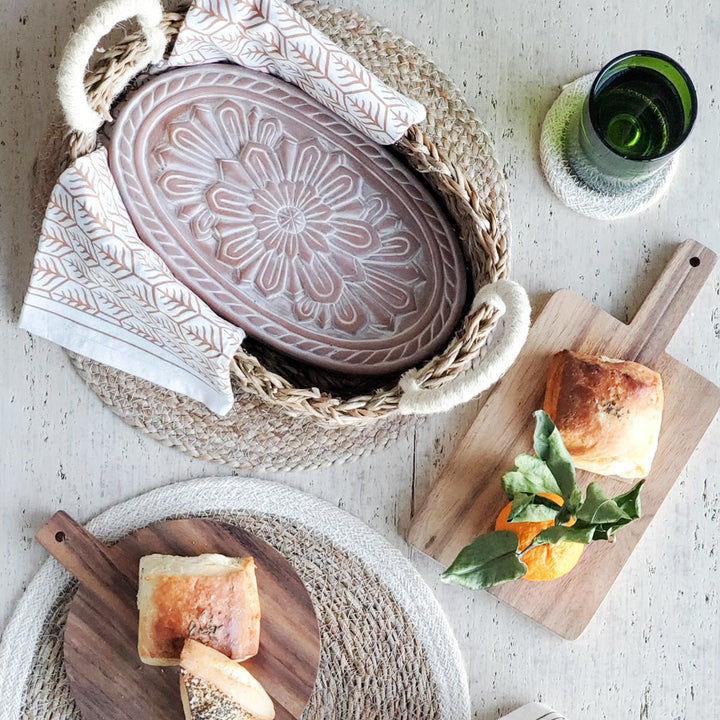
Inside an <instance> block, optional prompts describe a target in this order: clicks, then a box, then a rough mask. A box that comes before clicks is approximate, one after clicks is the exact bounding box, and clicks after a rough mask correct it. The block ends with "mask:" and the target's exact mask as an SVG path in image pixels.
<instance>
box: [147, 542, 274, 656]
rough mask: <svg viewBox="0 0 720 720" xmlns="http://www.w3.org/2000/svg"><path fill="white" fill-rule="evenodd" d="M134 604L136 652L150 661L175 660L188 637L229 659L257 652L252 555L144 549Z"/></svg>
mask: <svg viewBox="0 0 720 720" xmlns="http://www.w3.org/2000/svg"><path fill="white" fill-rule="evenodd" d="M138 609H139V610H140V621H139V627H138V652H139V654H140V659H141V660H142V661H143V662H144V663H147V664H148V665H177V664H178V661H179V659H180V651H181V650H182V647H183V643H184V641H185V639H186V638H193V639H195V640H199V641H200V642H202V643H204V644H205V645H210V646H211V647H213V648H215V649H216V650H219V651H220V652H221V653H223V654H224V655H227V656H228V657H229V658H232V659H233V660H246V659H247V658H249V657H252V656H253V655H255V654H257V651H258V647H259V643H260V599H259V597H258V590H257V582H256V580H255V561H254V560H253V558H251V557H246V558H229V557H225V556H224V555H214V554H207V555H198V556H196V557H178V556H175V555H146V556H145V557H143V558H142V559H141V560H140V580H139V587H138Z"/></svg>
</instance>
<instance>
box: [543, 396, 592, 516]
mask: <svg viewBox="0 0 720 720" xmlns="http://www.w3.org/2000/svg"><path fill="white" fill-rule="evenodd" d="M534 415H535V435H534V445H535V452H536V453H537V456H538V457H539V458H540V459H541V460H544V461H545V462H546V463H547V466H548V468H550V472H551V473H552V474H553V477H554V478H555V481H556V482H557V484H558V487H559V488H560V494H561V495H562V496H563V498H564V500H565V506H566V507H567V509H568V512H570V513H571V514H574V513H575V511H576V510H577V508H578V506H579V505H580V503H581V502H582V493H581V492H580V488H579V487H578V486H577V483H576V482H575V464H574V463H573V461H572V458H571V457H570V453H569V452H568V451H567V448H566V447H565V443H564V442H563V439H562V437H561V436H560V432H559V431H558V429H557V428H556V427H555V423H554V422H553V421H552V420H551V418H550V416H549V415H548V414H547V413H546V412H545V411H544V410H536V411H535V413H534Z"/></svg>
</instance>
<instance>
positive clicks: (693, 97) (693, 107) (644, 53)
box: [588, 50, 698, 163]
mask: <svg viewBox="0 0 720 720" xmlns="http://www.w3.org/2000/svg"><path fill="white" fill-rule="evenodd" d="M636 56H637V57H651V58H657V59H658V60H662V61H663V62H666V63H668V64H669V65H672V67H673V68H674V69H675V70H677V72H678V74H679V75H680V77H682V79H683V81H684V82H685V85H686V86H687V89H688V92H689V93H690V118H689V122H688V126H687V128H686V129H685V130H684V131H683V133H682V135H680V137H679V139H678V142H677V143H676V145H675V147H673V148H672V149H671V150H665V151H664V152H662V153H660V154H659V155H656V156H655V157H652V158H638V157H631V156H629V155H626V154H624V153H620V152H618V151H617V150H616V149H615V148H614V147H612V146H611V145H610V143H608V142H607V140H605V138H604V137H603V136H602V133H601V132H600V130H599V129H598V127H597V125H596V123H595V118H594V117H593V112H592V102H593V98H594V97H595V92H596V90H597V85H598V82H599V81H600V78H602V76H603V75H604V74H605V73H606V72H607V71H608V70H610V69H611V68H612V67H613V66H614V65H617V64H618V63H620V62H622V61H623V60H627V59H628V58H631V57H636ZM588 110H589V113H588V114H589V116H590V123H591V124H592V127H593V130H594V131H595V134H596V135H597V137H598V138H599V140H600V142H602V144H603V145H604V146H605V147H606V148H607V149H608V150H610V152H612V153H613V154H614V155H617V156H618V157H621V158H623V160H628V161H631V162H636V163H651V162H656V161H657V160H661V159H662V158H664V157H668V156H670V155H672V154H673V153H674V152H675V151H676V150H678V148H679V147H680V146H681V145H682V144H683V143H684V142H685V140H687V138H688V136H689V135H690V132H691V131H692V129H693V127H694V126H695V120H696V119H697V113H698V102H697V92H696V90H695V85H694V84H693V81H692V80H691V78H690V76H689V75H688V74H687V72H686V71H685V69H684V68H683V67H682V65H680V63H679V62H677V60H673V58H671V57H670V56H669V55H665V54H664V53H661V52H657V51H656V50H630V51H628V52H625V53H623V54H622V55H618V56H617V57H614V58H613V59H612V60H610V61H609V62H607V63H605V65H603V66H602V67H601V68H600V70H599V71H598V74H597V75H596V76H595V79H594V80H593V83H592V85H591V86H590V92H589V93H588Z"/></svg>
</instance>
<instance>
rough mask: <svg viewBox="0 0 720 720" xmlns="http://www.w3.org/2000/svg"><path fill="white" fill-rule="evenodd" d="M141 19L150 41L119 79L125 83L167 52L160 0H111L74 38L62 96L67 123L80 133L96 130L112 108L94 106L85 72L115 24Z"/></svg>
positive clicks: (63, 66)
mask: <svg viewBox="0 0 720 720" xmlns="http://www.w3.org/2000/svg"><path fill="white" fill-rule="evenodd" d="M134 17H135V18H137V20H138V23H139V24H140V27H141V29H142V31H143V33H144V34H145V38H146V40H147V52H146V53H143V54H142V55H141V56H140V59H139V61H138V63H137V65H136V66H134V67H129V68H128V69H127V71H126V73H125V75H126V76H127V77H123V78H118V82H117V85H118V86H119V87H122V86H124V85H125V84H126V83H127V82H129V81H130V79H131V78H132V77H134V76H135V75H137V73H138V72H139V71H140V70H141V69H143V68H144V67H147V66H148V65H154V64H157V63H159V62H160V61H161V60H162V58H163V55H164V54H165V47H166V45H167V40H166V37H165V33H164V32H163V29H162V25H161V23H162V19H163V7H162V4H161V3H160V0H107V2H104V3H102V4H101V5H99V6H98V7H97V8H95V10H94V11H93V12H92V13H91V14H90V15H89V16H88V17H87V19H86V20H85V22H83V24H82V25H81V26H80V27H79V28H78V30H77V31H76V32H75V33H73V35H72V37H71V38H70V40H69V42H68V44H67V47H66V48H65V52H64V54H63V57H62V60H61V61H60V66H59V68H58V79H57V83H58V98H59V100H60V103H61V105H62V108H63V112H64V114H65V119H66V121H67V124H68V125H69V126H70V127H71V128H72V129H73V130H75V131H77V132H80V133H88V134H90V133H94V132H95V131H96V130H97V129H98V128H99V127H100V126H101V125H102V124H103V123H104V122H106V121H107V120H110V119H111V118H110V117H109V114H108V111H107V110H105V111H104V113H100V112H98V111H97V110H95V109H94V108H92V107H91V106H90V103H89V102H88V99H87V95H86V94H85V84H84V79H85V71H86V69H87V66H88V63H89V61H90V58H91V57H92V55H93V53H94V52H95V49H96V47H97V45H98V43H99V41H100V40H101V38H102V37H103V36H105V35H107V34H108V33H109V32H110V31H111V30H112V29H113V27H115V25H117V24H118V23H121V22H123V21H125V20H129V19H131V18H134Z"/></svg>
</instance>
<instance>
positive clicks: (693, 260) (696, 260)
mask: <svg viewBox="0 0 720 720" xmlns="http://www.w3.org/2000/svg"><path fill="white" fill-rule="evenodd" d="M699 264H700V258H699V257H691V258H690V265H692V266H693V267H697V266H698V265H699Z"/></svg>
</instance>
